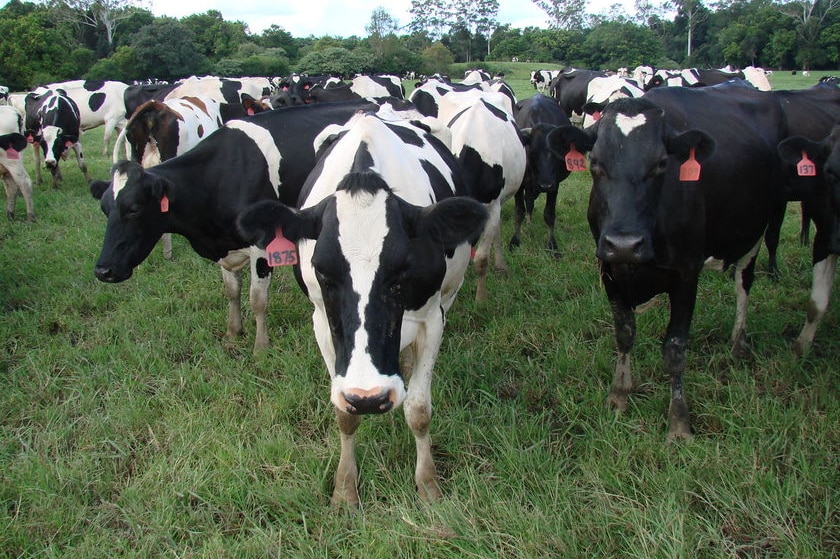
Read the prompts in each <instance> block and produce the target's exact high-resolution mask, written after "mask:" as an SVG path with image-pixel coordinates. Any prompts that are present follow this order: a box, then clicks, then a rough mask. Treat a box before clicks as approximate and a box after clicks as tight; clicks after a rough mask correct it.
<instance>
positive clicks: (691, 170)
mask: <svg viewBox="0 0 840 559" xmlns="http://www.w3.org/2000/svg"><path fill="white" fill-rule="evenodd" d="M694 149H695V148H691V150H690V151H689V152H688V159H687V160H686V161H685V162H684V163H683V164H682V165H680V180H681V181H685V182H696V181H699V180H700V163H699V162H698V161H697V159H696V158H695V155H694Z"/></svg>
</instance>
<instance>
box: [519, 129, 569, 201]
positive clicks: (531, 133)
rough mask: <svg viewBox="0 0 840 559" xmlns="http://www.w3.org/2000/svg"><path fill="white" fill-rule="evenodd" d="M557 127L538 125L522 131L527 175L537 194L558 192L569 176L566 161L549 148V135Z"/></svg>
mask: <svg viewBox="0 0 840 559" xmlns="http://www.w3.org/2000/svg"><path fill="white" fill-rule="evenodd" d="M555 128H556V126H553V125H551V124H537V125H535V126H532V127H530V128H523V129H521V130H520V133H521V134H522V141H523V143H524V144H525V152H526V154H527V157H528V168H527V173H528V176H529V177H530V180H531V181H532V184H533V185H534V188H535V189H536V191H537V192H543V193H545V192H552V191H556V190H557V187H558V185H559V184H560V183H561V182H562V181H564V180H565V179H566V177H568V176H569V171H568V170H567V169H566V164H565V161H564V160H563V159H561V158H559V157H557V156H556V155H555V154H554V152H552V151H551V150H550V149H549V147H548V140H547V139H548V135H549V133H550V132H551V131H552V130H554V129H555Z"/></svg>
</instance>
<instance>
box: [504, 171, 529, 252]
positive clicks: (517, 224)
mask: <svg viewBox="0 0 840 559" xmlns="http://www.w3.org/2000/svg"><path fill="white" fill-rule="evenodd" d="M513 201H514V204H515V206H514V207H515V208H516V214H515V216H516V217H515V218H514V224H513V236H512V237H511V238H510V242H508V248H509V249H511V250H513V249H514V248H516V247H518V246H519V245H520V244H521V241H520V238H519V235H520V233H521V232H522V221H523V220H524V219H525V184H524V183H523V184H522V186H520V187H519V190H517V191H516V194H514V195H513Z"/></svg>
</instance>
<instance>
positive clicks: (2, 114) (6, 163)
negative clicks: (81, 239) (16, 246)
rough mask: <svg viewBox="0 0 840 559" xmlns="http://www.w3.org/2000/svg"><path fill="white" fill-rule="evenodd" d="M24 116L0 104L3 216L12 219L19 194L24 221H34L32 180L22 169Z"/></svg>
mask: <svg viewBox="0 0 840 559" xmlns="http://www.w3.org/2000/svg"><path fill="white" fill-rule="evenodd" d="M23 132H24V131H23V115H22V114H21V113H20V112H19V111H18V110H17V109H16V108H14V107H13V106H11V105H0V177H2V178H3V185H4V186H5V188H6V216H7V217H8V218H9V219H10V220H11V219H14V217H15V204H16V202H17V197H18V194H20V195H21V196H23V201H24V203H25V204H26V219H27V220H28V221H35V209H34V205H33V203H32V179H30V178H29V174H28V173H27V172H26V168H24V166H23V159H21V156H20V152H21V151H23V150H24V148H26V145H27V142H26V137H25V136H24V135H23Z"/></svg>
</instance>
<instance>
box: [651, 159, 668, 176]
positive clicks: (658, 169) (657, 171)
mask: <svg viewBox="0 0 840 559" xmlns="http://www.w3.org/2000/svg"><path fill="white" fill-rule="evenodd" d="M667 168H668V156H667V155H666V156H663V157H662V158H661V159H660V160H659V161H657V162H656V165H654V167H653V168H652V169H651V170H650V173H648V177H655V176H657V175H661V174H662V173H664V172H665V169H667Z"/></svg>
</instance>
